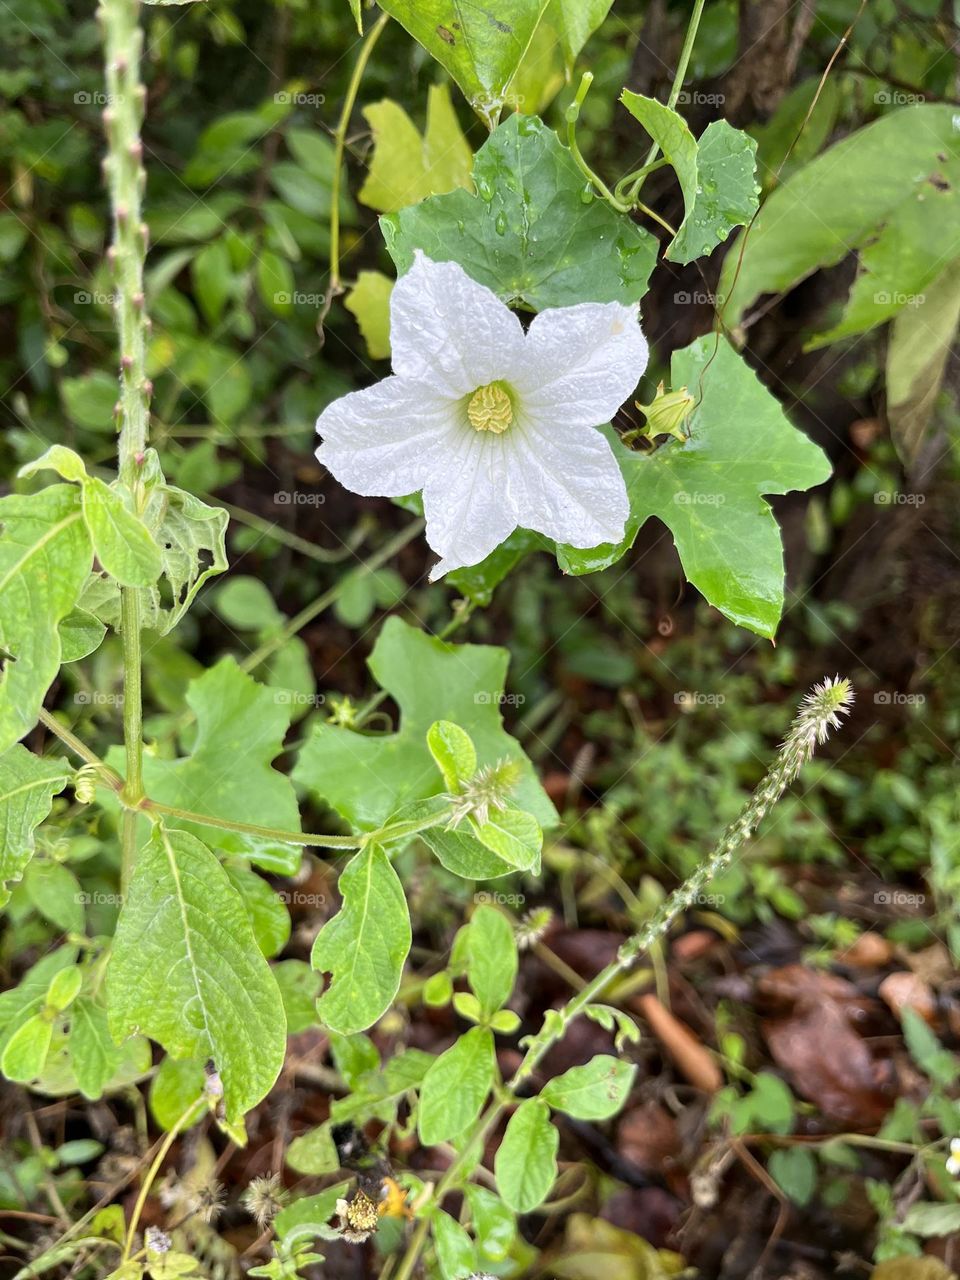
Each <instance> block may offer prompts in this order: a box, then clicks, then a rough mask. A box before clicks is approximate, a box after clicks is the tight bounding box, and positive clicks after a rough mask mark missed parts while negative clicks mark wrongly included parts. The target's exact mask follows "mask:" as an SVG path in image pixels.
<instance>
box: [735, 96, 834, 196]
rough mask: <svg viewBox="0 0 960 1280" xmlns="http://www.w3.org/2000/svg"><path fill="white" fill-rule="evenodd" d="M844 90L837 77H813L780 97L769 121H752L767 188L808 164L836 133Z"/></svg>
mask: <svg viewBox="0 0 960 1280" xmlns="http://www.w3.org/2000/svg"><path fill="white" fill-rule="evenodd" d="M842 98H843V93H842V90H841V88H840V84H839V81H838V79H837V78H836V77H834V76H830V78H829V79H828V80H826V82H824V81H822V80H821V78H820V76H809V77H808V78H807V79H806V80H803V81H801V83H800V84H798V85H797V86H796V87H795V88H793V89H791V90H790V92H789V93H787V94H786V95H785V96H784V97H783V98H781V100H780V104H779V106H778V107H777V109H776V111H775V112H774V113H773V115H772V116H771V117H770V119H769V120H768V121H767V123H766V124H762V125H761V124H756V123H751V125H750V132H751V133H752V134H753V136H754V137H755V138H756V140H757V169H758V171H759V174H760V181H761V183H762V184H763V188H764V190H767V189H769V188H772V187H775V186H776V185H777V184H778V183H780V182H785V181H786V179H787V178H788V177H790V175H791V174H792V173H793V172H794V171H795V170H796V169H799V168H801V167H802V166H803V165H805V164H808V163H809V162H810V161H811V160H812V159H813V157H814V156H815V155H816V154H817V152H818V151H819V150H820V148H821V147H823V146H824V145H825V144H826V142H827V140H828V139H829V137H830V135H831V134H832V132H833V128H834V125H835V124H836V120H837V113H838V112H839V110H840V105H841V100H842Z"/></svg>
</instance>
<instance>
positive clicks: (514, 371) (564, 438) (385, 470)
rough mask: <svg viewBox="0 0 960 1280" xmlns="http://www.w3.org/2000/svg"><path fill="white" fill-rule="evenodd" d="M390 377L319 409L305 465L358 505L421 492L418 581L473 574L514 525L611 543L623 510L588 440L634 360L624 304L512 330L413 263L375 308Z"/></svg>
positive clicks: (597, 449)
mask: <svg viewBox="0 0 960 1280" xmlns="http://www.w3.org/2000/svg"><path fill="white" fill-rule="evenodd" d="M390 341H391V345H392V348H393V369H394V373H393V376H392V377H389V378H384V380H383V381H382V382H378V383H377V384H376V385H375V386H372V387H368V388H367V389H366V390H363V391H354V392H351V393H350V394H349V395H346V396H343V397H342V398H341V399H339V400H335V401H334V402H333V404H331V405H329V406H328V407H327V408H326V409H325V410H324V411H323V413H322V414H321V415H320V418H319V419H318V421H317V430H318V432H319V433H320V435H321V436H322V438H323V443H322V444H321V446H320V448H319V449H318V450H317V457H318V458H319V459H320V461H321V462H322V463H323V464H324V466H326V467H327V468H328V469H329V470H330V471H331V472H332V473H333V475H334V476H336V478H337V479H338V480H339V481H340V483H341V484H343V485H345V486H346V488H348V489H352V490H353V492H354V493H360V494H363V495H365V496H383V497H391V498H395V497H400V496H401V495H402V494H407V493H414V492H416V491H417V490H419V489H422V490H423V509H424V514H425V516H426V519H427V541H428V542H429V544H430V546H431V547H433V549H434V550H435V551H436V552H438V553H439V555H440V556H441V557H442V558H441V560H440V563H439V564H437V565H436V566H435V567H434V569H433V572H432V573H431V575H430V576H431V579H436V578H439V577H441V576H442V575H443V574H445V573H448V572H449V571H450V570H451V569H458V568H461V567H464V566H466V565H473V564H478V563H479V562H480V561H481V560H483V559H484V558H485V557H486V556H488V555H489V554H490V552H491V551H493V550H494V549H495V548H496V547H498V546H499V545H500V543H501V542H503V540H504V539H505V538H507V537H508V536H509V535H510V534H511V533H512V532H513V531H514V529H516V528H517V527H518V526H520V527H522V528H524V529H533V530H536V531H537V532H538V533H543V534H546V535H547V537H550V538H555V539H556V540H557V541H558V542H565V543H569V544H570V545H571V546H574V547H595V546H598V545H599V544H600V543H603V542H618V541H619V540H620V539H621V538H622V537H623V532H624V526H625V524H626V520H627V516H628V515H629V512H630V504H629V501H628V498H627V490H626V485H625V484H624V481H623V476H622V474H621V472H620V468H619V466H618V465H617V461H616V458H615V457H614V455H613V451H612V449H611V448H610V444H609V442H608V441H607V440H606V438H605V437H604V436H603V435H602V434H601V432H600V431H598V430H597V427H598V426H599V425H601V424H602V423H606V422H609V421H610V419H611V418H612V417H613V415H614V413H616V411H617V409H619V407H620V406H621V404H623V402H624V401H625V400H626V399H627V397H628V396H629V395H630V393H631V392H632V391H633V389H634V388H635V387H636V384H637V381H638V379H639V377H640V375H641V374H642V373H643V371H644V368H645V367H646V363H647V354H648V352H647V343H646V341H645V339H644V337H643V334H642V333H641V332H640V325H639V323H638V308H637V307H636V306H632V307H627V306H623V305H622V304H621V303H618V302H602V303H601V302H583V303H580V304H578V305H577V306H573V307H557V308H553V309H548V310H546V311H541V312H540V314H539V315H537V316H535V317H534V318H533V320H532V321H531V323H530V326H529V328H528V330H527V332H526V333H524V331H523V327H522V326H521V324H520V321H519V319H518V317H517V316H516V315H515V314H514V312H512V311H511V310H510V309H509V307H506V306H505V305H504V304H503V303H502V302H501V301H500V300H499V298H498V297H497V296H496V294H495V293H493V292H492V290H490V289H487V288H485V287H484V286H483V285H481V284H477V282H476V281H475V280H471V279H470V277H469V276H468V275H467V274H466V272H465V271H464V270H463V268H462V267H460V266H458V265H457V264H456V263H454V262H431V261H430V259H429V258H427V257H425V256H424V255H423V254H422V253H419V252H418V253H417V254H416V257H415V260H414V264H413V266H412V267H411V268H410V270H409V271H408V272H407V273H406V275H405V276H403V277H402V278H401V279H400V280H398V281H397V284H396V286H395V287H394V290H393V294H392V296H391V300H390Z"/></svg>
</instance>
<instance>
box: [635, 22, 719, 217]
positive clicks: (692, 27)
mask: <svg viewBox="0 0 960 1280" xmlns="http://www.w3.org/2000/svg"><path fill="white" fill-rule="evenodd" d="M706 2H707V0H694V5H693V12H692V13H691V14H690V21H689V22H688V23H687V32H686V35H685V36H684V38H683V48H682V49H681V50H680V61H679V62H678V63H677V69H676V71H675V72H674V75H673V84H672V85H671V86H670V96H669V98H667V106H668V107H669V108H670V110H671V111H672V110H673V109H674V107H675V106H676V105H677V101H678V99H679V97H680V91H681V90H682V88H683V82H684V80H685V79H686V78H687V67H689V65H690V57H691V55H692V54H693V46H694V44H695V43H696V40H697V31H698V30H699V28H700V19H701V18H702V17H703V10H704V7H705V5H706ZM659 153H660V143H659V142H654V143H652V144H651V146H650V150H649V151H648V152H647V157H646V159H645V160H644V162H643V165H642V167H641V169H640V171H639V177H638V179H637V181H636V183H635V184H634V187H633V189H632V190H631V192H630V199H631V200H633V201H634V202H635V201H636V199H637V196H638V195H639V194H640V189H641V187H642V186H643V183H644V180H645V179H646V176H647V174H648V173H651V172H652V168H651V166H652V165H653V162H654V161H655V160H656V158H657V156H658V155H659Z"/></svg>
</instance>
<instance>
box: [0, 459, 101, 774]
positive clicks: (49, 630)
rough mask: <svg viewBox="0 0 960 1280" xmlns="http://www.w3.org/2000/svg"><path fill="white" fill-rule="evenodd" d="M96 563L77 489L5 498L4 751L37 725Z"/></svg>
mask: <svg viewBox="0 0 960 1280" xmlns="http://www.w3.org/2000/svg"><path fill="white" fill-rule="evenodd" d="M91 560H92V551H91V548H90V536H89V534H88V533H87V530H86V526H85V525H84V523H83V514H82V511H81V509H80V493H79V491H78V490H77V489H76V488H75V487H74V486H73V485H69V484H55V485H51V486H50V487H49V488H47V489H43V490H41V491H40V493H36V494H33V495H32V496H31V497H22V496H21V495H19V494H11V495H10V496H9V497H6V498H0V666H2V674H0V751H6V750H7V748H8V747H12V746H13V744H14V743H15V742H17V741H18V740H19V739H20V738H22V737H23V735H24V734H25V733H28V732H29V731H30V730H31V729H32V728H33V726H34V725H35V724H36V723H37V718H38V716H39V714H40V708H41V706H42V705H43V699H44V695H45V694H46V692H47V690H48V689H49V687H50V685H51V683H52V682H53V679H54V676H56V674H57V671H58V670H59V667H60V654H61V647H60V634H59V630H58V628H59V626H60V623H61V622H62V621H63V619H64V618H65V617H66V616H67V614H68V613H69V612H70V611H71V609H72V608H73V607H74V605H75V604H76V603H77V598H78V597H79V595H80V592H81V590H82V589H83V585H84V583H85V581H86V578H87V574H88V573H89V572H90V565H91Z"/></svg>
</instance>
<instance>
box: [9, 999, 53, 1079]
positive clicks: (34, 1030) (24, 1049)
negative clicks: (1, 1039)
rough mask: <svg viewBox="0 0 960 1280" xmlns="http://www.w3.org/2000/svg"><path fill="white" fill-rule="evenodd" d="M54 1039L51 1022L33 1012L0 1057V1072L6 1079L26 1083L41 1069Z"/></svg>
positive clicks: (12, 1037) (49, 1019) (38, 1073)
mask: <svg viewBox="0 0 960 1280" xmlns="http://www.w3.org/2000/svg"><path fill="white" fill-rule="evenodd" d="M52 1038H53V1021H52V1019H51V1018H48V1017H46V1016H45V1015H44V1014H40V1013H35V1014H34V1015H33V1017H31V1018H28V1019H27V1021H26V1022H24V1023H22V1024H21V1026H19V1027H18V1028H17V1030H16V1031H15V1032H14V1033H13V1035H12V1036H11V1037H10V1039H9V1040H8V1041H7V1043H6V1046H5V1047H4V1050H3V1055H2V1056H0V1071H2V1072H3V1074H4V1075H5V1076H6V1077H7V1079H8V1080H16V1081H17V1082H18V1083H20V1084H26V1083H28V1081H30V1080H36V1078H37V1076H38V1075H40V1073H41V1071H42V1070H43V1064H44V1063H45V1062H46V1060H47V1053H48V1052H49V1049H50V1041H51V1039H52Z"/></svg>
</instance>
